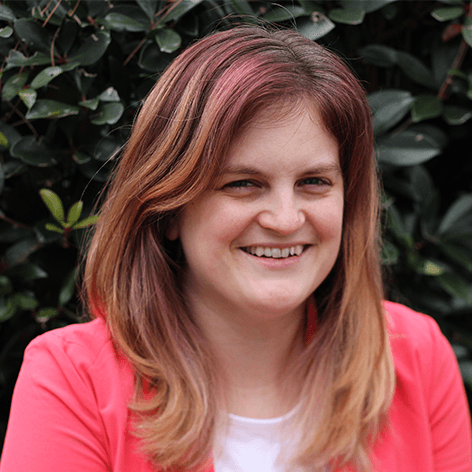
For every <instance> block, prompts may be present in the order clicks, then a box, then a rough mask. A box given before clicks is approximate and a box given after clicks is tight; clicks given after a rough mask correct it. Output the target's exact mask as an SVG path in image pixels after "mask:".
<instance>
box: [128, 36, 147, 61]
mask: <svg viewBox="0 0 472 472" xmlns="http://www.w3.org/2000/svg"><path fill="white" fill-rule="evenodd" d="M145 42H146V38H143V39H142V40H141V42H140V43H139V44H138V45H137V46H136V47H135V48H134V50H133V52H132V53H131V54H130V55H129V56H128V57H127V58H126V59H125V61H124V62H123V65H124V66H125V65H126V64H128V62H129V61H130V60H131V59H132V57H133V56H134V55H135V54H136V53H137V52H138V51H139V50H140V49H141V48H142V46H143V44H144V43H145Z"/></svg>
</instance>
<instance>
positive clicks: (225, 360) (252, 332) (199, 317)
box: [192, 303, 305, 418]
mask: <svg viewBox="0 0 472 472" xmlns="http://www.w3.org/2000/svg"><path fill="white" fill-rule="evenodd" d="M192 312H193V313H194V316H195V317H196V321H197V323H198V324H199V325H200V327H201V329H202V330H203V332H204V334H205V336H206V337H207V339H208V340H209V342H210V346H211V349H212V351H213V353H214V356H215V359H216V365H217V367H218V369H219V371H220V376H221V378H222V380H223V382H224V390H225V392H227V395H226V397H227V402H228V409H229V412H231V413H234V414H236V415H239V416H247V417H252V418H271V417H276V416H281V415H283V414H285V413H287V412H288V411H289V410H290V409H291V408H293V407H294V406H295V404H296V403H297V401H298V388H297V387H299V385H300V382H297V381H296V379H295V378H294V376H296V374H295V372H296V369H294V368H292V367H293V366H294V364H295V361H296V359H297V357H298V356H299V355H300V353H301V352H302V351H303V349H304V325H305V323H304V314H305V307H299V308H298V309H297V310H294V312H292V313H287V314H286V315H283V316H281V315H278V316H274V317H271V316H268V315H267V314H266V315H265V316H257V315H253V316H247V314H239V316H235V314H234V312H232V313H231V314H229V313H225V312H223V311H222V310H221V309H220V310H212V309H211V308H210V307H207V306H203V305H201V306H198V303H197V304H193V305H192Z"/></svg>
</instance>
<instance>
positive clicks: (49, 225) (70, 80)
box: [0, 0, 472, 437]
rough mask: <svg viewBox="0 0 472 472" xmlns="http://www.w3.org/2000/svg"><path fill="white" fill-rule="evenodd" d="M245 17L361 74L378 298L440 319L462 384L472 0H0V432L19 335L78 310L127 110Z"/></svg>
mask: <svg viewBox="0 0 472 472" xmlns="http://www.w3.org/2000/svg"><path fill="white" fill-rule="evenodd" d="M241 22H252V23H260V22H273V23H277V24H281V25H283V26H288V27H293V28H297V29H298V30H299V31H300V32H301V33H302V34H304V35H305V36H307V37H309V38H310V39H313V40H317V41H319V42H320V43H322V44H324V45H327V46H328V47H330V48H331V49H334V50H335V51H337V52H339V53H340V54H341V55H342V56H344V57H345V58H346V60H348V61H349V63H350V64H351V66H352V67H353V68H354V69H355V71H356V72H357V74H358V75H359V77H360V78H361V79H362V80H363V81H364V84H365V87H366V88H367V90H368V92H369V100H370V103H371V106H372V111H373V116H374V127H375V135H376V141H377V155H378V160H379V165H380V169H381V173H382V178H383V182H384V186H385V197H384V209H385V218H384V220H385V236H386V243H385V246H384V250H383V258H384V264H385V267H386V281H387V287H388V289H389V293H388V295H389V297H390V298H393V299H394V300H398V301H401V302H405V303H407V304H408V305H410V306H412V307H413V308H415V309H417V310H420V311H424V312H427V313H429V314H431V315H433V316H434V317H435V318H436V319H437V320H438V322H439V323H440V325H441V327H442V329H443V331H444V332H445V334H446V335H447V336H448V337H449V339H450V340H451V342H452V343H453V346H454V348H455V350H456V354H457V356H458V358H459V361H460V365H461V369H462V372H463V376H464V380H465V383H466V386H467V388H468V389H469V388H470V387H472V360H471V355H470V353H471V348H472V317H470V316H468V315H469V313H470V310H471V307H472V275H471V271H472V188H471V183H472V179H471V177H472V156H471V146H470V137H471V136H472V120H471V119H470V118H472V67H471V60H470V59H471V52H470V47H471V46H472V8H471V5H470V4H469V3H464V2H461V1H460V0H447V1H446V0H443V1H442V2H424V1H402V2H399V1H395V0H357V1H355V2H352V1H350V0H341V1H338V2H334V1H333V2H324V1H319V2H313V1H307V0H298V1H295V0H294V1H281V0H279V1H278V2H277V3H276V4H275V3H272V2H264V1H261V2H255V1H250V2H249V1H244V0H237V1H236V0H234V1H230V0H226V1H217V0H213V1H210V0H175V1H165V0H135V1H133V0H123V1H114V2H113V3H111V2H110V1H108V0H103V1H94V0H25V1H4V2H2V3H1V4H0V53H1V55H2V57H3V59H2V66H1V69H0V71H1V83H2V102H1V116H2V119H1V121H0V152H1V166H0V193H1V200H0V202H1V210H0V244H1V247H2V249H3V251H2V254H3V255H2V257H1V260H0V269H1V270H0V274H1V275H0V405H1V407H0V408H1V417H0V421H1V424H0V430H1V429H4V428H5V425H6V421H7V417H8V409H9V402H10V396H11V393H12V390H13V385H14V382H15V379H16V375H17V373H18V369H19V366H20V363H21V360H22V353H23V350H24V348H25V346H26V344H27V343H28V342H29V341H30V340H31V339H32V338H33V337H34V336H36V335H38V334H40V333H41V332H43V331H45V330H49V329H53V328H56V327H59V326H63V325H66V324H68V323H71V322H80V321H81V320H82V319H83V316H82V314H81V308H80V304H79V302H78V299H77V294H76V284H77V283H78V280H77V277H78V273H79V271H78V267H77V260H78V253H79V251H80V248H81V247H83V245H84V241H85V239H86V231H85V230H84V228H86V227H88V226H90V225H92V224H93V223H94V221H95V218H96V217H95V216H94V215H92V214H91V212H92V209H93V205H94V202H96V201H97V196H98V195H99V193H100V191H101V190H102V188H103V184H104V182H105V181H106V179H107V176H108V174H109V172H110V170H111V169H112V168H113V165H114V162H115V161H116V160H117V159H118V158H119V154H120V149H121V147H122V145H123V144H124V142H125V141H126V139H127V137H128V134H129V130H130V124H131V122H132V119H133V116H134V114H135V112H136V109H137V108H138V107H139V105H140V103H141V102H142V100H143V99H144V97H145V96H146V94H147V92H148V91H149V89H150V88H151V87H152V85H153V84H154V83H155V81H156V79H157V77H158V76H159V74H160V73H161V71H162V70H163V69H164V68H165V67H166V66H167V65H168V64H169V63H170V61H171V60H172V59H173V58H174V57H176V56H177V55H178V54H179V52H180V51H181V50H182V49H183V48H185V47H186V46H187V45H188V44H189V43H191V42H192V41H194V40H195V39H197V38H199V37H201V36H203V35H206V34H208V33H209V32H211V31H213V30H216V29H221V28H226V27H228V26H230V25H232V24H236V23H241ZM469 391H470V390H469ZM2 436H3V434H2V432H1V431H0V437H2Z"/></svg>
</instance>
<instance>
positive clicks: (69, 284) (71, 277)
mask: <svg viewBox="0 0 472 472" xmlns="http://www.w3.org/2000/svg"><path fill="white" fill-rule="evenodd" d="M77 274H78V268H77V267H75V268H74V269H72V271H71V272H69V274H68V275H67V277H66V279H65V280H64V283H63V284H62V286H61V290H60V291H59V306H64V305H66V304H67V303H69V302H70V300H71V299H72V297H73V296H74V293H75V285H76V284H75V281H76V279H77Z"/></svg>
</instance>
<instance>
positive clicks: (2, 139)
mask: <svg viewBox="0 0 472 472" xmlns="http://www.w3.org/2000/svg"><path fill="white" fill-rule="evenodd" d="M0 146H3V147H5V148H8V147H9V143H8V139H7V137H6V136H5V135H4V134H3V133H2V132H0Z"/></svg>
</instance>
